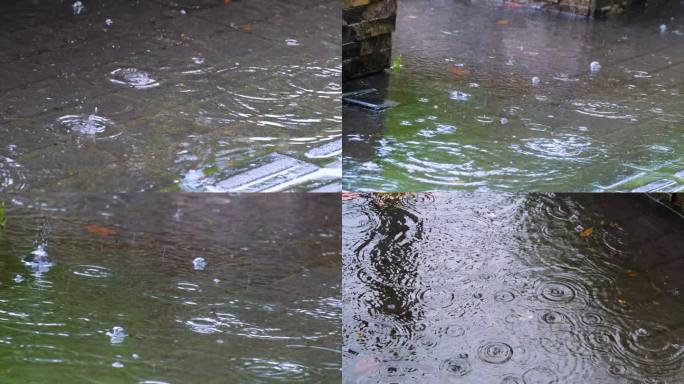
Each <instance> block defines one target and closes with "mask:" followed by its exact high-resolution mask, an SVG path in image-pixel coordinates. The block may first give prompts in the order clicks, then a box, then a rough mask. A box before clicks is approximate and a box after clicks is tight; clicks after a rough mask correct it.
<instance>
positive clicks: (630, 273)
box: [627, 271, 639, 277]
mask: <svg viewBox="0 0 684 384" xmlns="http://www.w3.org/2000/svg"><path fill="white" fill-rule="evenodd" d="M637 275H639V274H638V273H636V272H634V271H629V272H627V276H629V277H637Z"/></svg>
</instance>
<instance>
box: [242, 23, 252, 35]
mask: <svg viewBox="0 0 684 384" xmlns="http://www.w3.org/2000/svg"><path fill="white" fill-rule="evenodd" d="M242 30H243V31H244V32H247V33H252V24H245V25H243V26H242Z"/></svg>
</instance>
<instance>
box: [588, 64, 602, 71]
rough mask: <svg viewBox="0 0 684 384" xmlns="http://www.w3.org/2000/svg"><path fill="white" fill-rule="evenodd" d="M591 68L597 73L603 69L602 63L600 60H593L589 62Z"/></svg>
mask: <svg viewBox="0 0 684 384" xmlns="http://www.w3.org/2000/svg"><path fill="white" fill-rule="evenodd" d="M589 70H590V71H591V73H597V72H598V71H600V70H601V64H600V63H599V62H598V61H592V62H591V64H589Z"/></svg>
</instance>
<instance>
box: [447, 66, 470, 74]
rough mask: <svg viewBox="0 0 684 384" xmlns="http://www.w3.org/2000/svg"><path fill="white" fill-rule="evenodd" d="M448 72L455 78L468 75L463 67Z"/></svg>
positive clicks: (467, 71) (468, 72)
mask: <svg viewBox="0 0 684 384" xmlns="http://www.w3.org/2000/svg"><path fill="white" fill-rule="evenodd" d="M449 72H451V73H453V74H454V75H456V76H467V75H469V74H470V71H469V70H468V69H466V68H463V67H451V68H449Z"/></svg>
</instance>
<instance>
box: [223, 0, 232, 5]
mask: <svg viewBox="0 0 684 384" xmlns="http://www.w3.org/2000/svg"><path fill="white" fill-rule="evenodd" d="M231 2H232V0H223V4H225V5H228V4H230V3H231Z"/></svg>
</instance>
